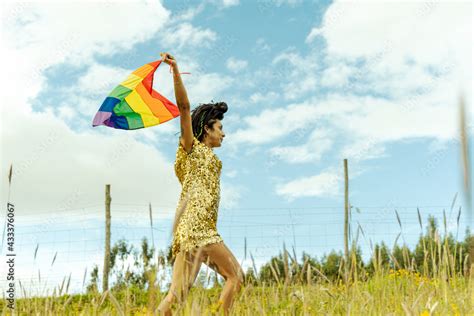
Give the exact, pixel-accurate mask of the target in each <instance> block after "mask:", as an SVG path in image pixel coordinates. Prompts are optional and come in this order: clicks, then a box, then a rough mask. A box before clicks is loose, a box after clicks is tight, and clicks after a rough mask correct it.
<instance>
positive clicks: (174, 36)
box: [161, 23, 217, 50]
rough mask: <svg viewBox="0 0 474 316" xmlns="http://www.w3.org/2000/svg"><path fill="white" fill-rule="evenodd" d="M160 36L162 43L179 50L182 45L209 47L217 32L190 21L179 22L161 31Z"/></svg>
mask: <svg viewBox="0 0 474 316" xmlns="http://www.w3.org/2000/svg"><path fill="white" fill-rule="evenodd" d="M161 38H162V41H163V43H164V45H166V46H168V47H174V48H175V49H177V50H179V49H182V48H183V47H202V46H204V47H209V46H210V44H211V43H212V42H214V41H215V40H216V39H217V34H216V33H215V32H214V31H212V30H209V29H203V28H199V27H195V26H193V25H192V24H190V23H181V24H178V25H176V26H175V27H173V28H172V29H170V30H167V31H166V32H163V34H162V37H161Z"/></svg>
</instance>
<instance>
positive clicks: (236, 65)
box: [226, 57, 248, 73]
mask: <svg viewBox="0 0 474 316" xmlns="http://www.w3.org/2000/svg"><path fill="white" fill-rule="evenodd" d="M247 65H248V62H247V61H246V60H241V59H237V58H234V57H230V58H229V59H227V62H226V66H227V69H229V70H230V71H232V72H235V73H238V72H240V71H242V70H243V69H245V68H247Z"/></svg>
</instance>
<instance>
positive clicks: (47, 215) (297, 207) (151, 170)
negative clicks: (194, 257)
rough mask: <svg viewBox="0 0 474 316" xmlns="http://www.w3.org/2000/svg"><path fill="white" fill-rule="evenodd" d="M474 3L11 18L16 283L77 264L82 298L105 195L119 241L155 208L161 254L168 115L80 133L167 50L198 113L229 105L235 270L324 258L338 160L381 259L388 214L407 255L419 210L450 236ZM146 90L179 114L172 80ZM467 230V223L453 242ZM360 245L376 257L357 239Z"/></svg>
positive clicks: (189, 5) (175, 124)
mask: <svg viewBox="0 0 474 316" xmlns="http://www.w3.org/2000/svg"><path fill="white" fill-rule="evenodd" d="M471 6H472V5H471V4H469V3H462V2H459V3H455V4H448V3H438V2H430V3H422V2H417V3H412V4H407V3H401V2H400V3H397V2H390V3H382V4H380V3H376V2H365V3H363V4H358V5H355V4H354V3H350V2H349V3H341V2H327V1H283V0H281V1H257V2H251V1H240V2H239V1H204V2H200V3H198V2H193V1H165V2H163V3H158V2H120V3H112V2H107V1H106V2H97V3H80V2H78V3H75V4H74V5H71V6H64V5H61V4H57V3H56V4H53V3H38V4H21V3H15V2H13V3H9V4H6V5H5V7H4V10H3V11H4V13H3V17H2V33H3V34H4V36H3V38H4V39H3V42H2V46H3V50H4V52H5V54H6V56H7V57H6V58H4V61H8V60H12V59H13V58H15V60H22V61H23V62H22V64H21V65H18V64H13V63H5V65H4V67H5V69H6V70H7V72H8V78H9V80H8V81H5V82H3V84H4V86H5V87H6V88H7V90H6V91H17V92H18V91H21V93H10V94H9V95H8V96H7V97H6V101H7V102H5V103H4V104H3V105H2V155H1V162H2V179H6V177H5V175H6V174H7V171H8V168H9V165H10V163H12V162H13V164H14V170H15V173H14V180H13V185H12V188H11V192H10V194H11V195H10V201H11V202H13V203H14V204H15V205H16V209H17V211H16V212H17V213H16V214H17V218H18V219H17V225H18V227H19V228H18V231H19V237H18V252H19V253H21V254H22V255H23V259H22V260H20V262H21V269H20V268H19V272H18V273H20V274H21V275H22V276H23V277H24V278H28V277H30V276H31V275H36V272H33V271H36V270H38V269H43V271H44V270H48V269H50V270H48V271H49V273H50V275H51V280H52V281H51V282H53V283H54V282H55V281H56V279H55V277H54V275H56V278H60V276H64V275H67V274H68V273H69V269H72V268H71V267H74V269H75V272H74V273H75V275H74V280H75V282H76V286H77V287H79V288H80V286H79V285H78V284H80V283H82V274H83V272H77V271H84V270H83V267H86V266H88V267H89V269H90V267H91V261H95V262H97V263H98V264H101V262H102V259H101V258H102V257H101V251H102V250H101V247H102V245H103V242H102V238H103V236H102V235H103V234H102V230H101V229H100V227H101V225H103V224H102V218H103V214H102V205H103V194H104V193H103V192H104V191H103V190H104V189H103V188H104V185H105V184H106V183H110V184H111V185H112V197H113V202H112V206H113V208H112V212H113V214H117V216H114V225H115V226H114V230H113V237H112V238H113V240H117V239H118V238H120V237H125V238H127V239H130V240H132V241H134V242H137V241H138V240H139V239H140V238H141V237H143V236H148V237H149V235H150V233H149V230H150V229H149V220H148V213H147V212H148V203H152V205H153V210H154V212H153V216H154V218H155V223H154V226H155V229H156V231H155V234H154V237H155V243H156V244H158V245H160V248H163V247H164V246H167V245H168V243H169V242H170V236H169V231H170V229H171V218H172V216H173V214H174V210H175V207H176V203H177V200H178V197H179V192H180V187H179V183H178V181H177V179H176V177H175V176H174V170H173V163H174V158H175V154H176V148H177V142H178V136H177V135H176V133H178V132H179V119H175V120H172V121H170V122H166V123H164V124H162V125H158V126H155V127H152V128H147V129H143V130H137V131H122V130H113V129H110V128H106V127H103V126H101V127H96V128H92V127H91V122H92V118H93V116H94V115H95V112H96V111H97V110H98V108H99V107H100V104H101V103H102V101H103V99H104V98H105V96H106V95H107V94H108V93H109V92H110V91H111V90H112V89H113V88H114V87H115V86H116V85H117V84H118V83H119V82H120V81H122V80H123V78H125V77H126V76H127V75H128V73H130V72H131V71H133V70H134V69H135V68H138V67H139V66H141V65H143V64H145V63H148V62H151V61H154V60H156V59H159V53H160V52H162V51H167V52H170V53H171V54H173V55H174V56H175V57H176V59H177V60H178V64H179V67H180V70H181V71H182V72H183V71H189V72H191V75H183V80H184V82H185V85H186V87H187V90H188V95H189V99H190V101H191V104H192V107H194V106H196V105H198V104H199V103H205V102H209V101H211V100H214V101H225V102H227V104H228V105H229V111H228V113H226V115H225V118H224V120H223V125H224V130H225V132H226V135H227V136H226V138H225V140H224V142H223V146H222V147H221V148H216V149H214V150H215V152H216V154H217V155H218V156H219V158H220V159H221V160H222V162H223V170H222V172H223V173H222V178H221V210H220V215H219V224H218V227H219V231H220V232H221V235H222V236H223V237H224V240H226V242H227V243H228V244H229V246H230V248H231V249H233V250H234V251H235V253H236V256H237V257H238V258H239V260H241V261H243V262H244V265H246V266H248V265H249V264H250V261H249V258H248V256H247V258H246V259H245V260H244V253H243V239H244V237H245V236H247V243H248V250H249V251H252V252H253V253H254V254H257V255H256V258H257V259H258V262H264V261H265V260H267V259H268V258H269V256H270V255H273V254H277V253H278V251H279V249H281V246H282V243H283V242H285V243H286V245H287V246H288V247H291V246H292V245H293V246H296V250H297V251H298V253H301V252H302V251H307V252H310V253H311V254H312V255H314V256H318V258H320V257H321V256H322V255H323V254H324V253H327V252H328V251H329V250H330V249H342V246H343V244H342V236H341V233H342V214H343V208H342V207H343V205H344V196H343V188H344V186H343V159H344V158H347V159H348V161H349V177H350V202H351V205H353V206H354V210H355V207H358V208H359V209H360V213H358V212H354V214H353V221H352V225H353V227H354V229H355V228H356V227H357V224H358V223H360V224H361V226H362V227H363V229H365V231H366V232H367V238H370V239H371V240H372V241H373V242H376V241H381V240H385V241H386V242H388V243H389V245H391V244H392V243H393V241H394V239H395V237H396V236H397V234H398V233H399V231H400V229H399V227H398V223H397V221H396V217H395V212H394V210H395V209H397V211H398V212H399V213H400V215H401V218H402V222H403V223H404V225H403V229H404V235H403V237H404V238H405V239H406V241H407V242H408V243H409V244H413V242H414V241H415V240H416V238H417V236H418V234H419V226H418V225H419V224H418V222H417V215H416V208H417V206H419V207H420V209H421V211H422V214H423V217H424V219H425V220H426V217H427V216H428V214H433V215H435V216H436V217H437V218H438V220H439V222H440V223H441V219H442V212H443V209H446V212H447V214H448V216H449V215H450V216H449V223H450V224H449V229H450V231H452V232H454V233H456V227H455V225H454V223H455V219H456V216H457V210H458V207H459V206H463V207H464V206H465V201H464V200H463V198H464V197H463V194H462V176H461V165H460V152H459V151H460V149H459V142H458V141H457V137H458V100H459V96H460V93H462V94H463V95H464V98H465V100H466V104H467V105H468V107H467V111H468V118H472V106H470V105H471V92H472V61H471V57H470V56H471V52H472V46H471V45H469V43H470V42H471V41H470V39H471V38H472V31H471V29H472V28H471V26H472V15H471ZM369 13H370V14H369ZM439 21H444V23H439ZM441 43H442V44H441ZM154 88H155V89H156V90H157V91H159V92H162V93H163V94H164V95H165V96H168V97H169V98H170V99H171V100H173V101H174V94H173V90H172V77H171V75H170V74H169V73H168V68H167V67H164V66H163V67H160V68H159V69H158V71H157V72H156V74H155V87H154ZM18 122H23V123H22V124H19V123H18ZM470 122H471V121H469V123H468V124H471V123H470ZM468 133H470V135H472V125H469V126H468ZM471 174H472V169H471ZM3 181H4V184H2V201H4V202H6V200H7V196H8V186H7V183H6V182H5V180H3ZM456 193H458V196H457V198H456V201H455V206H454V208H453V210H451V203H452V201H453V197H454V196H455V194H456ZM4 202H2V203H4ZM4 205H5V203H4ZM114 212H115V213H114ZM466 224H467V217H465V213H463V217H462V225H461V228H460V235H461V236H462V234H463V233H464V229H465V226H466ZM65 228H66V229H65ZM37 244H40V245H41V246H40V248H39V249H40V252H39V253H40V256H39V258H37V260H36V261H33V259H32V256H31V253H32V252H33V251H34V249H35V247H36V245H37ZM361 247H362V248H363V249H364V251H365V255H366V256H367V255H369V254H370V253H369V251H368V250H369V246H368V242H367V241H363V242H361ZM73 250H75V251H73ZM56 251H57V252H58V253H59V257H58V261H57V263H55V265H56V266H55V268H54V271H55V272H54V273H56V274H54V273H53V272H52V271H51V269H52V268H51V267H50V262H51V258H52V257H53V256H54V253H55V252H56ZM91 258H92V260H90V259H91Z"/></svg>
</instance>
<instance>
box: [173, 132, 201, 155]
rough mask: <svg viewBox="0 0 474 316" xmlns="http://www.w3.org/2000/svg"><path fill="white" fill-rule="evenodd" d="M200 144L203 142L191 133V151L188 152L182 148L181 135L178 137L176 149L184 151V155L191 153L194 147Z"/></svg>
mask: <svg viewBox="0 0 474 316" xmlns="http://www.w3.org/2000/svg"><path fill="white" fill-rule="evenodd" d="M201 145H203V144H202V143H201V142H200V141H199V140H198V139H197V138H196V136H194V135H193V146H192V147H191V151H190V152H189V153H188V152H187V151H186V150H185V149H184V139H183V138H182V137H181V136H180V137H179V139H178V151H182V152H184V154H185V155H186V156H188V155H191V154H192V153H193V152H194V151H195V149H196V148H197V147H199V146H201Z"/></svg>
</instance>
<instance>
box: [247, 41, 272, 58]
mask: <svg viewBox="0 0 474 316" xmlns="http://www.w3.org/2000/svg"><path fill="white" fill-rule="evenodd" d="M270 50H271V46H270V45H269V44H268V43H267V41H266V40H265V39H264V38H262V37H260V38H258V39H257V41H256V42H255V45H254V47H252V53H254V54H257V55H264V54H267V53H268V52H270Z"/></svg>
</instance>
